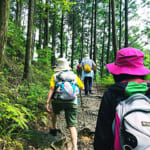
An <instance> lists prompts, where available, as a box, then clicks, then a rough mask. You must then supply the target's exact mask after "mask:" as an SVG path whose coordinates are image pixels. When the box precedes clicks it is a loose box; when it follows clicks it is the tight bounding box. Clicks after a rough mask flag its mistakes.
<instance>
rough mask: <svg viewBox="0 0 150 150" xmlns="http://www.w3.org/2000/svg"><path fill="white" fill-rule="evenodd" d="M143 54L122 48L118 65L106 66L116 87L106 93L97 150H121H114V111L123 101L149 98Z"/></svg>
mask: <svg viewBox="0 0 150 150" xmlns="http://www.w3.org/2000/svg"><path fill="white" fill-rule="evenodd" d="M143 58H144V54H143V53H142V52H141V51H140V50H138V49H135V48H132V47H128V48H123V49H121V50H119V51H118V52H117V56H116V61H115V62H114V63H110V64H107V65H106V68H107V69H108V71H109V72H111V73H112V74H113V77H114V80H115V84H113V85H111V86H110V87H109V88H108V89H107V90H106V91H105V92H104V95H103V98H102V101H101V105H100V108H99V112H98V118H97V124H96V129H95V137H94V150H119V148H115V143H114V135H113V131H112V124H113V120H114V118H115V108H116V106H117V105H118V104H119V102H120V101H123V100H125V99H126V98H128V97H129V96H131V95H133V94H135V93H141V94H144V95H146V96H147V97H149V98H150V82H149V81H146V80H144V78H145V75H147V74H149V73H150V70H149V69H147V68H146V67H144V65H143Z"/></svg>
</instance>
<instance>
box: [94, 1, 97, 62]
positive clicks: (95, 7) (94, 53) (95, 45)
mask: <svg viewBox="0 0 150 150" xmlns="http://www.w3.org/2000/svg"><path fill="white" fill-rule="evenodd" d="M96 14H97V3H96V0H95V13H94V51H93V60H94V61H95V63H96V53H97V52H96V51H97V49H96V21H97V20H96Z"/></svg>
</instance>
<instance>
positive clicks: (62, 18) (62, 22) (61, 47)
mask: <svg viewBox="0 0 150 150" xmlns="http://www.w3.org/2000/svg"><path fill="white" fill-rule="evenodd" d="M63 33H64V12H63V11H62V16H61V31H60V57H63Z"/></svg>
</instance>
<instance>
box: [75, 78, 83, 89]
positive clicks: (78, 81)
mask: <svg viewBox="0 0 150 150" xmlns="http://www.w3.org/2000/svg"><path fill="white" fill-rule="evenodd" d="M77 84H78V86H79V88H80V89H81V90H82V91H84V84H83V83H82V81H81V80H80V78H79V77H78V76H77Z"/></svg>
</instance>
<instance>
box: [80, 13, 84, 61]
mask: <svg viewBox="0 0 150 150" xmlns="http://www.w3.org/2000/svg"><path fill="white" fill-rule="evenodd" d="M83 41H84V13H83V15H82V31H81V60H82V58H83V48H84V42H83Z"/></svg>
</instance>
